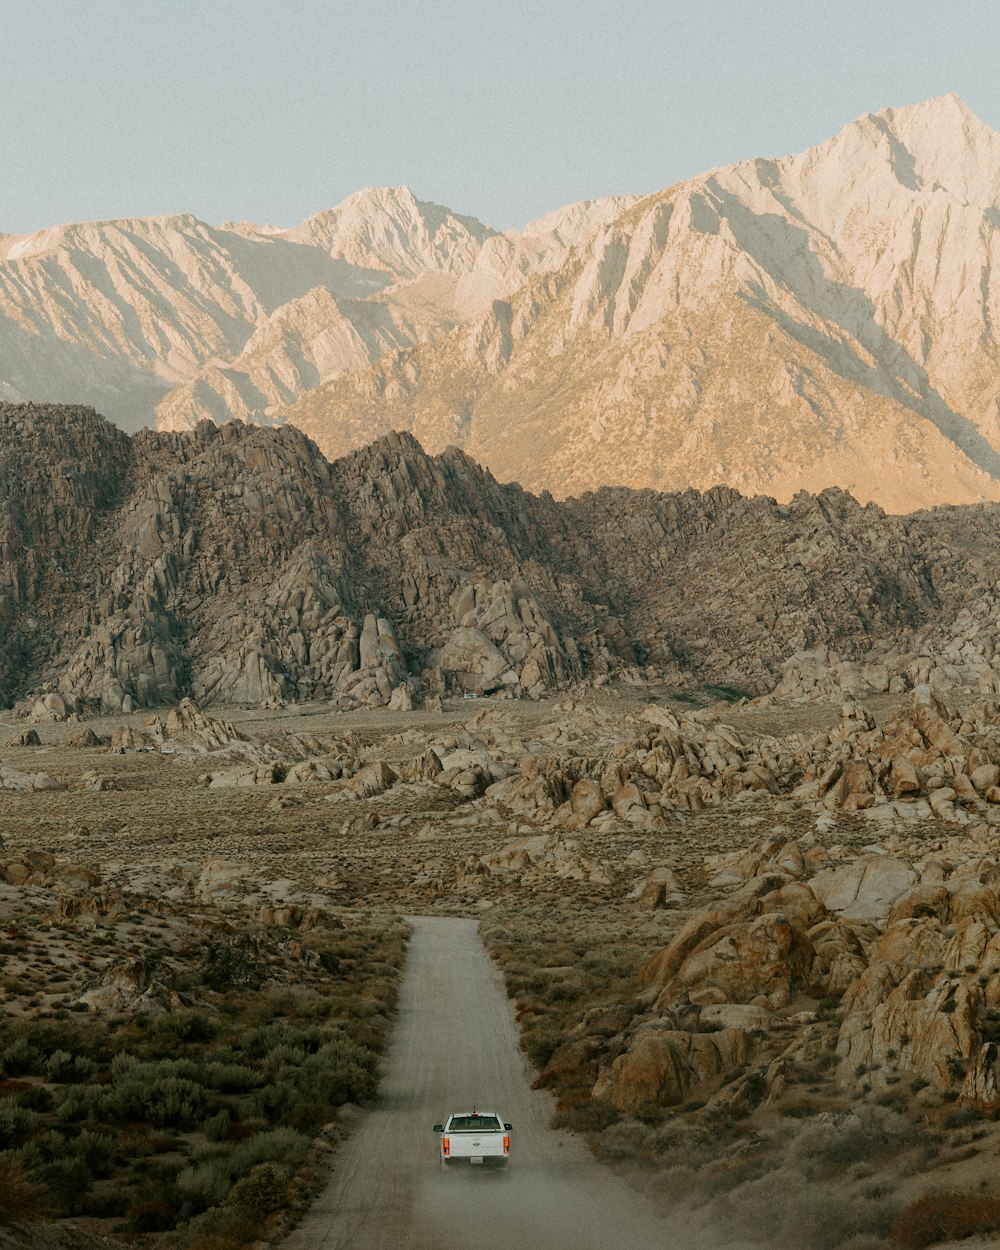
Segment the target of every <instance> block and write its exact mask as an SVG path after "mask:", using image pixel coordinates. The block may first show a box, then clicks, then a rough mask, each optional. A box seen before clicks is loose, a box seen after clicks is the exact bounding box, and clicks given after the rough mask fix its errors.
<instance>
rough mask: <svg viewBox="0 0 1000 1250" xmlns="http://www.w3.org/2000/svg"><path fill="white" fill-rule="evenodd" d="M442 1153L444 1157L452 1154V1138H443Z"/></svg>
mask: <svg viewBox="0 0 1000 1250" xmlns="http://www.w3.org/2000/svg"><path fill="white" fill-rule="evenodd" d="M441 1153H442V1154H443V1155H450V1154H451V1138H450V1137H442V1138H441Z"/></svg>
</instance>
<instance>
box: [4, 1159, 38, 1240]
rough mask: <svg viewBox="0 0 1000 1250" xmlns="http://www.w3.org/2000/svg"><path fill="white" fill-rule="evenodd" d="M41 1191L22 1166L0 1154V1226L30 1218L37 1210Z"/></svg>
mask: <svg viewBox="0 0 1000 1250" xmlns="http://www.w3.org/2000/svg"><path fill="white" fill-rule="evenodd" d="M40 1202H41V1193H40V1191H39V1189H38V1186H37V1185H35V1184H34V1183H33V1182H32V1181H31V1179H30V1177H29V1176H28V1173H27V1171H26V1170H25V1169H24V1167H23V1166H22V1165H21V1164H20V1163H19V1162H18V1161H17V1160H16V1159H11V1158H9V1157H6V1156H4V1155H0V1226H2V1225H4V1224H15V1223H20V1222H21V1221H23V1220H30V1219H31V1218H32V1217H33V1216H34V1215H35V1213H36V1211H37V1210H38V1208H39V1206H40Z"/></svg>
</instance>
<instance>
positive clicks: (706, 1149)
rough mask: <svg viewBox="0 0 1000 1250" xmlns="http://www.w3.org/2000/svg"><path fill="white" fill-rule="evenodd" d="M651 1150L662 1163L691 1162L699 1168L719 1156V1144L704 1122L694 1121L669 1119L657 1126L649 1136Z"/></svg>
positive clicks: (690, 1163)
mask: <svg viewBox="0 0 1000 1250" xmlns="http://www.w3.org/2000/svg"><path fill="white" fill-rule="evenodd" d="M649 1149H650V1152H651V1153H652V1154H653V1155H654V1157H655V1158H656V1160H657V1162H658V1163H661V1164H667V1165H672V1164H687V1165H688V1166H691V1167H698V1166H700V1165H701V1164H703V1163H708V1162H710V1161H711V1160H712V1159H715V1158H717V1157H718V1155H719V1145H718V1143H717V1141H716V1139H715V1137H714V1136H713V1135H712V1133H711V1132H710V1131H709V1129H708V1128H707V1127H706V1126H705V1125H704V1124H690V1123H688V1122H687V1121H686V1120H668V1121H667V1122H666V1124H663V1125H661V1126H660V1127H659V1128H657V1129H654V1130H653V1132H652V1133H651V1134H650V1137H649Z"/></svg>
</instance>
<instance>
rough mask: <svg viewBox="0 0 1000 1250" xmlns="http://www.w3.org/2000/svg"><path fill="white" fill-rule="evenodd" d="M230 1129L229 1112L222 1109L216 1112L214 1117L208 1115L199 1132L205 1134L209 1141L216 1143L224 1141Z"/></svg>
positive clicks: (230, 1119)
mask: <svg viewBox="0 0 1000 1250" xmlns="http://www.w3.org/2000/svg"><path fill="white" fill-rule="evenodd" d="M231 1127H232V1118H231V1116H230V1114H229V1112H228V1111H227V1110H226V1109H225V1107H223V1109H222V1110H221V1111H217V1112H216V1113H215V1115H210V1116H209V1117H208V1119H207V1120H205V1121H204V1123H203V1124H202V1126H201V1131H202V1132H203V1133H204V1134H205V1136H206V1137H207V1138H208V1140H209V1141H213V1142H218V1141H225V1140H226V1138H227V1137H228V1136H229V1130H230V1128H231Z"/></svg>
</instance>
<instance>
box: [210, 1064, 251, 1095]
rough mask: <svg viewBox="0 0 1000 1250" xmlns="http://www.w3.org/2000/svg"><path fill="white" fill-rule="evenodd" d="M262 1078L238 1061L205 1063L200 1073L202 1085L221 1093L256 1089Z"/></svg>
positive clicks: (244, 1091) (243, 1092)
mask: <svg viewBox="0 0 1000 1250" xmlns="http://www.w3.org/2000/svg"><path fill="white" fill-rule="evenodd" d="M263 1079H264V1078H263V1077H262V1076H261V1074H260V1073H259V1072H255V1071H254V1070H253V1068H248V1067H246V1066H245V1065H244V1064H239V1063H207V1064H205V1067H204V1070H203V1071H202V1073H201V1081H202V1083H203V1084H204V1085H207V1086H208V1088H209V1089H216V1090H219V1091H220V1092H221V1093H223V1094H245V1093H246V1092H247V1090H250V1089H256V1088H257V1086H258V1085H260V1084H261V1082H262V1081H263Z"/></svg>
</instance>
